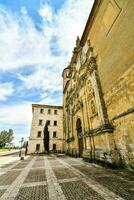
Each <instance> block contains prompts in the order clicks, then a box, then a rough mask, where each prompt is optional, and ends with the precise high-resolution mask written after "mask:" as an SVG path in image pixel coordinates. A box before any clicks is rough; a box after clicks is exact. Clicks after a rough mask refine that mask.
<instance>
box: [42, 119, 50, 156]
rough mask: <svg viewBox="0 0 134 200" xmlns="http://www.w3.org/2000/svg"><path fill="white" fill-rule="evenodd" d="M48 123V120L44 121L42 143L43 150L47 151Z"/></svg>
mask: <svg viewBox="0 0 134 200" xmlns="http://www.w3.org/2000/svg"><path fill="white" fill-rule="evenodd" d="M48 125H49V121H47V122H46V124H45V127H44V138H43V143H44V150H45V151H47V153H49V131H48Z"/></svg>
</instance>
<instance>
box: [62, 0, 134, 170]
mask: <svg viewBox="0 0 134 200" xmlns="http://www.w3.org/2000/svg"><path fill="white" fill-rule="evenodd" d="M133 15H134V2H133V1H125V0H122V1H119V0H105V1H103V0H95V2H94V5H93V8H92V10H91V13H90V15H89V18H88V21H87V24H86V27H85V29H84V32H83V35H82V37H81V39H79V38H77V41H76V46H75V48H74V51H73V55H72V58H71V62H70V64H69V66H67V67H66V68H65V69H64V70H63V74H62V76H63V103H64V105H63V116H64V118H63V126H64V127H63V130H64V138H65V143H64V147H65V150H66V152H67V153H68V154H70V155H74V156H80V157H84V158H85V159H88V160H91V161H98V162H107V163H109V164H114V165H124V166H129V167H134V46H133V44H134V35H133V33H134V30H133V27H134V17H133Z"/></svg>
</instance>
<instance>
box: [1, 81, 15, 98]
mask: <svg viewBox="0 0 134 200" xmlns="http://www.w3.org/2000/svg"><path fill="white" fill-rule="evenodd" d="M13 92H14V89H13V84H12V83H0V101H4V100H6V99H7V97H9V96H11V95H12V94H13Z"/></svg>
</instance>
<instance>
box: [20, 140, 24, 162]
mask: <svg viewBox="0 0 134 200" xmlns="http://www.w3.org/2000/svg"><path fill="white" fill-rule="evenodd" d="M19 142H20V154H19V156H20V160H24V157H23V156H22V145H23V142H24V138H23V137H22V138H21V140H20V141H19Z"/></svg>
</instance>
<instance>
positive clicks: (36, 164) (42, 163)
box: [32, 161, 44, 168]
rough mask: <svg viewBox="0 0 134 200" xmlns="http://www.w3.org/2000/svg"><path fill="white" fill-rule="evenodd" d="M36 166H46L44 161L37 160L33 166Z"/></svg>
mask: <svg viewBox="0 0 134 200" xmlns="http://www.w3.org/2000/svg"><path fill="white" fill-rule="evenodd" d="M32 167H33V168H34V167H44V162H43V161H36V162H35V163H34V164H33V166H32Z"/></svg>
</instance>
